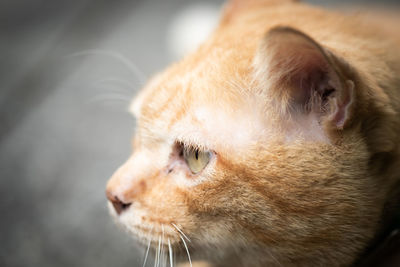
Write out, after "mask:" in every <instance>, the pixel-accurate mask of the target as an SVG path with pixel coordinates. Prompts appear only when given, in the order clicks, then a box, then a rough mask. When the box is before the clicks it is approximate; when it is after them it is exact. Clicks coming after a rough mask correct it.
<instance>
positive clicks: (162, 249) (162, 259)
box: [160, 224, 165, 265]
mask: <svg viewBox="0 0 400 267" xmlns="http://www.w3.org/2000/svg"><path fill="white" fill-rule="evenodd" d="M161 230H162V237H161V245H162V247H161V256H160V259H161V263H162V264H163V265H165V260H164V256H165V250H164V224H161Z"/></svg>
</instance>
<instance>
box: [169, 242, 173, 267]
mask: <svg viewBox="0 0 400 267" xmlns="http://www.w3.org/2000/svg"><path fill="white" fill-rule="evenodd" d="M168 251H169V266H170V267H173V266H174V264H173V257H172V254H173V251H172V246H171V241H170V240H169V238H168Z"/></svg>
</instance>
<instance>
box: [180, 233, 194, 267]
mask: <svg viewBox="0 0 400 267" xmlns="http://www.w3.org/2000/svg"><path fill="white" fill-rule="evenodd" d="M179 237H180V238H181V239H182V242H183V245H184V246H185V249H186V252H187V255H188V259H189V263H190V267H193V266H192V260H191V259H190V253H189V249H188V247H187V245H186V242H185V239H184V238H183V237H182V235H179Z"/></svg>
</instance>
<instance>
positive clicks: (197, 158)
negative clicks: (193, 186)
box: [182, 148, 211, 174]
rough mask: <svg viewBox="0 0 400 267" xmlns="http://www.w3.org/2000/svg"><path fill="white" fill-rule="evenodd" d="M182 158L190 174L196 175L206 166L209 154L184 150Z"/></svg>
mask: <svg viewBox="0 0 400 267" xmlns="http://www.w3.org/2000/svg"><path fill="white" fill-rule="evenodd" d="M182 156H183V158H184V160H185V161H186V164H187V166H188V167H189V169H190V170H191V171H192V173H194V174H197V173H199V172H200V171H202V170H203V169H204V168H205V167H206V166H207V164H208V162H209V161H210V158H211V152H209V151H201V150H199V149H196V148H184V149H183V155H182Z"/></svg>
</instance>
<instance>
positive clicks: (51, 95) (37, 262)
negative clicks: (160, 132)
mask: <svg viewBox="0 0 400 267" xmlns="http://www.w3.org/2000/svg"><path fill="white" fill-rule="evenodd" d="M310 2H314V3H323V4H324V5H329V4H332V3H339V2H342V3H349V1H333V0H332V1H322V0H321V1H310ZM366 2H373V1H361V0H360V1H351V3H355V4H364V3H366ZM195 3H196V5H197V6H198V7H199V5H201V6H202V7H206V8H214V9H215V8H217V7H218V6H220V5H221V4H222V1H221V0H219V1H213V0H209V1H194V0H193V1H187V0H168V1H162V0H158V1H157V0H146V1H144V0H143V1H140V0H137V1H128V0H125V1H114V2H112V3H111V2H110V1H105V0H100V1H99V0H96V1H94V0H73V1H51V0H26V1H22V0H19V1H15V0H7V1H5V0H3V1H1V2H0V40H1V42H0V123H1V127H0V185H1V187H0V188H1V190H2V194H1V199H0V212H1V220H0V229H1V230H0V240H1V243H0V244H1V245H0V246H1V247H0V266H130V267H132V266H141V262H142V256H143V253H142V251H141V250H139V249H138V247H137V246H136V245H135V243H134V241H133V240H132V239H131V238H130V237H128V236H127V235H126V234H125V233H124V232H123V231H121V230H118V229H117V228H116V227H115V225H114V224H113V222H112V220H111V218H110V217H109V216H108V212H107V208H106V201H105V196H104V187H105V183H106V181H107V179H108V177H109V176H110V175H111V174H112V173H113V171H114V170H115V169H116V168H117V167H118V165H119V164H121V163H122V162H123V161H124V160H125V159H126V158H127V157H128V155H129V153H130V136H131V134H132V131H133V128H134V120H133V118H131V116H130V115H129V114H128V113H127V112H126V109H127V106H128V104H129V100H130V98H131V97H132V96H133V95H134V94H135V92H136V91H137V90H138V89H140V87H141V86H142V85H143V83H144V82H145V81H146V80H147V77H149V76H150V75H151V74H152V73H154V72H156V71H158V70H160V69H162V67H164V66H166V65H167V64H168V63H169V62H171V60H173V59H175V57H176V55H175V54H173V52H174V51H171V49H168V44H170V45H171V40H170V39H169V38H170V36H168V33H169V32H170V26H171V25H172V26H173V23H172V22H173V20H174V18H176V15H177V14H179V11H180V10H182V9H183V8H186V7H187V6H189V5H194V4H195ZM383 3H385V4H390V5H395V4H396V3H397V1H381V2H380V4H383ZM171 23H172V24H171ZM172 26H171V27H172ZM172 43H173V42H172ZM172 50H173V49H172ZM120 55H123V56H120ZM131 62H133V63H134V65H133V63H131ZM138 69H140V70H138Z"/></svg>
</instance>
